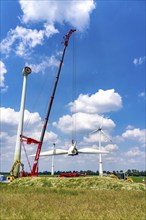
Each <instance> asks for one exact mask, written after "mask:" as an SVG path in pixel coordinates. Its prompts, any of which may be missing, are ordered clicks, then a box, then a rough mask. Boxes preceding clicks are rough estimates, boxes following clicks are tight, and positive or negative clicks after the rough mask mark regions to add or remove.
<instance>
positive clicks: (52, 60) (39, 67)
mask: <svg viewBox="0 0 146 220" xmlns="http://www.w3.org/2000/svg"><path fill="white" fill-rule="evenodd" d="M58 64H59V60H58V59H57V57H56V56H55V55H52V56H51V57H45V58H43V61H42V62H40V63H39V64H31V63H26V66H29V67H30V68H31V69H32V71H33V73H40V72H42V73H44V72H45V70H46V69H47V68H48V67H58Z"/></svg>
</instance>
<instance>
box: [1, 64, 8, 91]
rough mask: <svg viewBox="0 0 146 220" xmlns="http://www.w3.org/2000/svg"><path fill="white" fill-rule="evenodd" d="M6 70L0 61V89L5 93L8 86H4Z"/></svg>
mask: <svg viewBox="0 0 146 220" xmlns="http://www.w3.org/2000/svg"><path fill="white" fill-rule="evenodd" d="M6 73H7V69H6V66H5V64H4V63H3V62H2V61H1V60H0V88H1V90H2V91H6V90H7V88H8V86H6V85H5V74H6Z"/></svg>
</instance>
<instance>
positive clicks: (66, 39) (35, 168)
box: [20, 29, 76, 177]
mask: <svg viewBox="0 0 146 220" xmlns="http://www.w3.org/2000/svg"><path fill="white" fill-rule="evenodd" d="M74 31H76V30H75V29H71V30H70V31H69V32H68V33H67V34H66V35H65V37H64V42H63V43H64V49H63V52H62V57H61V60H60V64H59V68H58V72H57V75H56V80H55V83H54V88H53V92H52V96H51V98H50V102H49V106H48V110H47V114H46V118H45V120H44V124H43V128H42V132H41V136H40V140H35V139H33V138H29V137H26V136H23V135H22V134H21V135H20V141H21V142H26V143H27V144H38V147H37V151H36V154H35V158H34V163H33V167H32V169H31V173H29V174H28V175H29V176H32V177H33V176H38V162H39V158H40V152H41V148H42V145H43V140H44V135H45V132H46V128H47V124H48V120H49V116H50V112H51V109H52V104H53V100H54V96H55V92H56V88H57V84H58V80H59V76H60V72H61V68H62V64H63V60H64V55H65V51H66V48H67V46H68V42H69V39H70V36H71V35H72V33H73V32H74Z"/></svg>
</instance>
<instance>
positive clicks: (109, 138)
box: [101, 130, 112, 142]
mask: <svg viewBox="0 0 146 220" xmlns="http://www.w3.org/2000/svg"><path fill="white" fill-rule="evenodd" d="M101 133H103V135H104V136H105V137H106V138H107V140H109V141H110V142H112V140H111V139H110V138H109V137H108V136H107V135H106V134H105V132H104V131H103V130H101Z"/></svg>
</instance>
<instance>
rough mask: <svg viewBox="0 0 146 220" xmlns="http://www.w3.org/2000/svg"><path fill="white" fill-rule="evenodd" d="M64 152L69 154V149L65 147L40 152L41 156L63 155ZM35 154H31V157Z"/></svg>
mask: <svg viewBox="0 0 146 220" xmlns="http://www.w3.org/2000/svg"><path fill="white" fill-rule="evenodd" d="M62 154H68V151H67V150H63V149H54V150H49V151H44V152H42V153H40V156H52V155H62ZM34 156H35V154H33V155H29V157H34Z"/></svg>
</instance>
